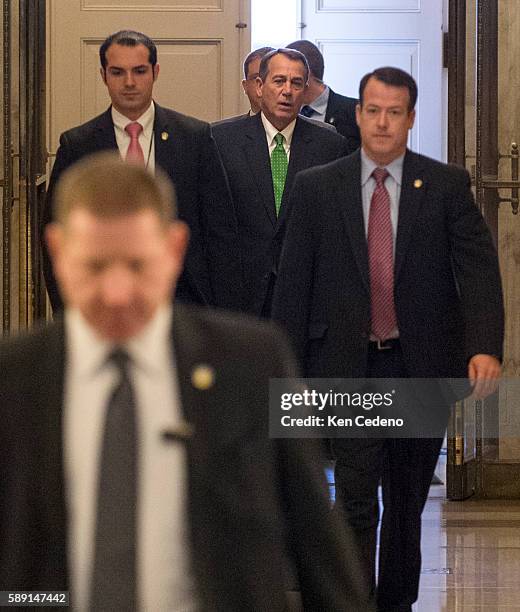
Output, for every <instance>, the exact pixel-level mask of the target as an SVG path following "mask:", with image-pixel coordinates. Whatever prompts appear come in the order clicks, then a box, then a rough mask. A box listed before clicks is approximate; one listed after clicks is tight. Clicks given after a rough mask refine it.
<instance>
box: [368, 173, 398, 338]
mask: <svg viewBox="0 0 520 612" xmlns="http://www.w3.org/2000/svg"><path fill="white" fill-rule="evenodd" d="M372 176H373V177H374V178H375V180H376V188H375V189H374V193H373V194H372V200H371V201H370V213H369V218H368V263H369V270H370V308H371V331H372V334H373V335H374V336H375V337H376V338H379V339H380V340H385V339H386V338H388V337H389V335H390V334H391V332H392V331H393V330H394V329H395V328H396V327H397V319H396V316H395V304H394V241H393V235H392V220H391V217H390V196H389V195H388V191H387V190H386V187H385V180H386V178H387V176H388V170H386V169H385V168H376V169H375V170H374V172H373V173H372Z"/></svg>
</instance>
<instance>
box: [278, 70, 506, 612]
mask: <svg viewBox="0 0 520 612" xmlns="http://www.w3.org/2000/svg"><path fill="white" fill-rule="evenodd" d="M416 97H417V88H416V85H415V82H414V80H413V79H412V77H411V76H410V75H408V74H406V73H405V72H403V71H401V70H399V69H397V68H381V69H378V70H376V71H374V72H373V73H370V74H368V75H366V76H365V77H364V78H363V79H362V81H361V85H360V103H359V106H358V107H357V111H356V112H357V121H358V124H359V127H360V130H361V137H362V148H361V150H360V151H358V152H356V153H354V154H352V155H350V156H349V157H347V158H344V159H341V160H338V161H336V162H332V163H330V164H327V165H326V166H322V167H320V168H315V169H311V170H308V171H305V172H302V173H301V174H299V175H298V177H297V179H296V182H295V185H294V187H293V191H292V195H291V201H290V203H289V208H290V219H289V222H288V229H287V234H286V240H285V250H284V253H283V255H282V259H281V263H280V270H279V277H278V283H277V286H276V291H275V297H274V304H273V318H274V319H275V320H277V321H279V322H280V323H282V324H283V325H284V326H285V328H286V329H287V331H288V332H289V335H290V337H291V338H292V340H293V344H294V347H295V348H296V351H297V355H298V357H299V358H300V360H301V363H302V364H303V368H304V373H305V375H306V376H309V377H316V378H318V377H338V378H340V377H344V378H365V377H369V378H381V379H386V378H407V377H410V378H459V377H461V378H464V377H468V378H469V379H470V381H471V382H472V383H473V385H474V393H475V395H476V396H477V397H483V396H485V395H486V394H488V393H489V392H490V391H492V390H493V389H494V388H495V385H496V381H497V379H498V377H499V375H500V359H501V355H502V340H503V303H502V293H501V283H500V274H499V268H498V260H497V254H496V251H495V248H494V246H493V243H492V239H491V235H490V233H489V231H488V229H487V227H486V224H485V222H484V220H483V219H482V216H481V214H480V212H479V210H478V208H477V207H476V206H475V202H474V199H473V196H472V192H471V188H470V178H469V175H468V173H467V172H466V171H465V170H463V169H461V168H457V167H455V166H448V165H445V164H442V163H439V162H437V161H434V160H432V159H428V158H426V157H424V156H422V155H418V154H416V153H412V152H411V151H409V150H407V148H406V144H407V138H408V131H409V130H410V129H411V127H412V126H413V122H414V105H415V101H416ZM374 238H375V240H374ZM423 399H424V398H423ZM426 400H427V401H428V398H426ZM446 412H447V410H446V409H445V407H443V408H442V412H440V413H439V414H438V417H439V419H443V418H444V419H446V418H447V417H446V416H445V413H446ZM444 422H445V421H444ZM440 445H441V440H440V439H428V438H423V439H403V438H401V439H399V438H397V439H389V438H387V439H366V438H359V439H340V438H338V439H335V440H333V450H334V453H335V455H336V457H337V463H336V469H335V482H336V492H337V499H339V500H340V501H341V502H342V503H343V506H344V507H345V510H346V512H347V517H348V522H349V524H350V525H351V526H352V527H353V529H354V530H355V532H356V534H357V537H358V541H359V543H360V545H361V549H362V550H363V551H364V552H365V555H364V559H365V561H366V572H367V575H368V576H369V578H370V579H371V581H372V584H373V587H374V588H375V574H374V566H375V550H376V531H377V525H378V501H377V490H378V483H379V481H380V479H382V486H383V503H384V514H383V519H382V526H381V539H380V549H379V575H378V585H377V605H378V610H381V611H382V610H385V611H387V610H393V611H397V610H399V611H401V612H402V611H410V610H411V606H412V603H413V602H414V601H415V600H416V599H417V595H418V588H419V574H420V567H421V560H420V559H421V556H420V527H421V513H422V510H423V508H424V504H425V502H426V498H427V495H428V489H429V484H430V482H431V479H432V475H433V471H434V467H435V463H436V460H437V456H438V451H439V448H440Z"/></svg>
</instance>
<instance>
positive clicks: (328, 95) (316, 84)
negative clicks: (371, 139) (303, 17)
mask: <svg viewBox="0 0 520 612" xmlns="http://www.w3.org/2000/svg"><path fill="white" fill-rule="evenodd" d="M287 48H288V49H297V50H298V51H300V53H303V55H305V57H306V58H307V62H308V63H309V71H310V74H309V86H308V88H307V91H306V92H305V98H304V102H303V104H304V106H303V108H302V110H301V113H302V114H303V115H304V116H305V117H309V118H311V119H315V120H317V121H323V122H325V123H329V124H330V125H333V126H334V127H335V128H336V130H337V131H338V132H339V133H340V134H341V135H342V136H344V137H345V138H346V139H347V142H348V147H349V153H352V152H353V151H355V150H356V149H357V148H359V143H360V137H359V128H358V126H357V123H356V104H357V100H356V99H355V98H348V97H347V96H342V95H340V94H337V93H336V92H335V91H332V89H331V88H330V87H329V86H328V85H327V84H326V83H324V82H323V73H324V71H325V62H324V59H323V55H322V53H321V51H320V50H319V49H318V47H317V46H316V45H315V44H313V43H312V42H311V41H310V40H296V41H294V42H292V43H291V44H289V45H287Z"/></svg>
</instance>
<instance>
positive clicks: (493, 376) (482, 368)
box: [468, 354, 502, 399]
mask: <svg viewBox="0 0 520 612" xmlns="http://www.w3.org/2000/svg"><path fill="white" fill-rule="evenodd" d="M501 369H502V368H501V365H500V361H499V360H498V359H497V358H496V357H494V356H493V355H483V354H478V355H473V357H472V358H471V359H470V360H469V364H468V377H469V380H470V382H471V385H472V387H473V393H472V397H473V398H474V399H484V398H485V397H487V396H488V395H491V394H492V393H494V392H495V391H496V390H497V387H498V381H499V379H500V373H501Z"/></svg>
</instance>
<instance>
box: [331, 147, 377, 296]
mask: <svg viewBox="0 0 520 612" xmlns="http://www.w3.org/2000/svg"><path fill="white" fill-rule="evenodd" d="M337 197H338V199H339V201H340V202H341V203H342V206H341V210H342V211H343V218H344V221H345V226H346V228H347V232H348V235H349V237H350V243H351V245H352V251H353V253H354V258H355V260H356V264H357V267H358V268H359V272H360V274H361V278H362V280H363V284H364V285H365V288H366V290H367V291H368V292H370V280H369V273H368V246H367V239H366V235H365V221H364V218H363V200H362V197H361V154H360V152H359V151H358V152H357V153H355V154H353V155H350V156H349V157H347V158H345V160H344V163H343V166H342V176H341V180H340V182H339V184H338V195H337Z"/></svg>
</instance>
